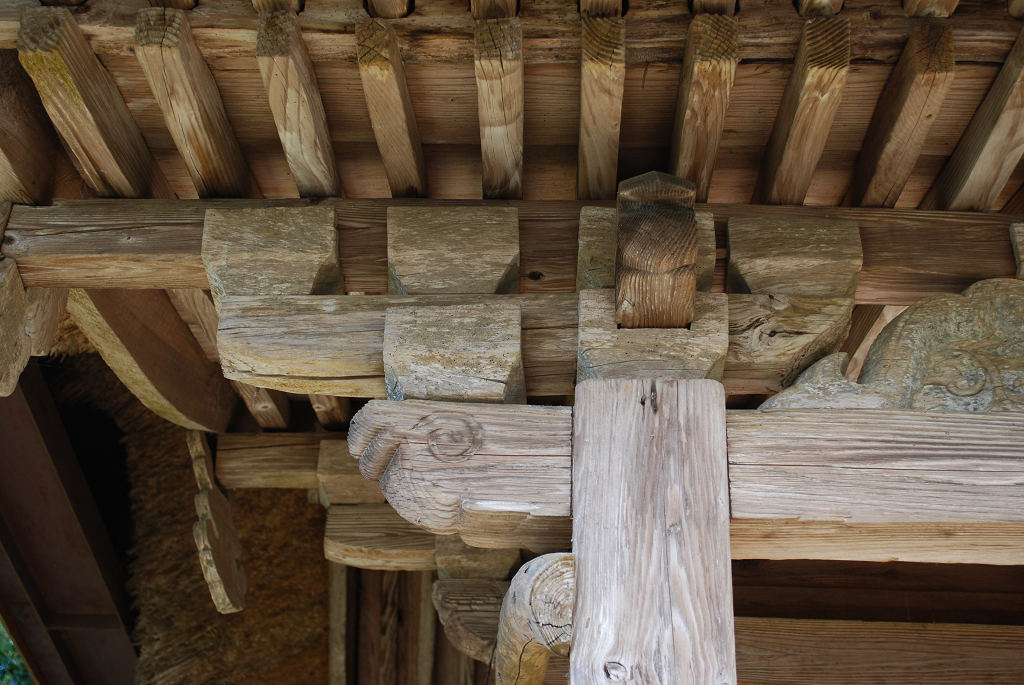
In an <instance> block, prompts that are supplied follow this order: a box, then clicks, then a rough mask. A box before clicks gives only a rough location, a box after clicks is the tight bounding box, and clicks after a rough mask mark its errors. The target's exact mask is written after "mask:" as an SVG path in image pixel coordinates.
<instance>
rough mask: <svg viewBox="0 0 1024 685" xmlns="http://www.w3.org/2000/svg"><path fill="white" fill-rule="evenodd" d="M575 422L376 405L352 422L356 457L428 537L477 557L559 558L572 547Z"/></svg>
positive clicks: (479, 408)
mask: <svg viewBox="0 0 1024 685" xmlns="http://www.w3.org/2000/svg"><path fill="white" fill-rule="evenodd" d="M571 416H572V412H571V410H570V409H569V408H567V407H539V406H527V405H491V404H463V403H460V404H457V405H456V404H451V403H445V402H424V401H405V402H391V401H381V400H373V401H371V402H369V403H368V404H367V405H366V406H365V407H363V409H361V410H360V411H359V413H358V414H356V416H355V417H354V418H353V419H352V425H351V428H350V431H349V449H350V450H351V451H352V453H353V454H357V455H360V456H359V469H360V471H361V472H362V473H363V475H364V476H365V477H367V478H370V479H373V480H380V486H381V490H382V491H383V492H384V495H385V496H386V497H387V500H388V502H390V503H391V504H392V505H393V506H394V507H395V509H396V510H397V511H398V512H399V513H400V514H401V515H402V516H403V517H405V518H406V519H407V520H410V521H415V522H416V524H417V525H418V526H420V527H421V528H423V529H425V530H428V531H430V532H432V533H437V534H439V535H451V534H453V533H459V534H460V535H462V538H463V539H464V540H466V542H468V543H470V544H472V545H474V546H477V547H488V548H499V549H501V548H510V547H527V548H529V549H532V550H534V551H541V552H543V551H549V550H557V549H560V548H564V547H565V546H566V543H567V539H568V535H567V533H568V531H567V529H566V520H565V518H564V517H566V516H568V513H569V512H568V507H567V504H568V498H569V492H568V475H569V469H570V461H571V453H570V448H569V442H568V440H569V432H570V430H571V427H570V424H571ZM519 484H523V485H525V486H526V489H520V487H519ZM442 493H443V494H442ZM510 502H515V504H514V505H513V506H511V507H509V506H508V503H510Z"/></svg>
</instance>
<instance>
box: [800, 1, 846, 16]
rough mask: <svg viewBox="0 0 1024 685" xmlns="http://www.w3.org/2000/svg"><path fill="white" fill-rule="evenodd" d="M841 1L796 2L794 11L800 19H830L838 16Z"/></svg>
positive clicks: (841, 6)
mask: <svg viewBox="0 0 1024 685" xmlns="http://www.w3.org/2000/svg"><path fill="white" fill-rule="evenodd" d="M842 8H843V0H797V3H796V9H797V11H798V12H799V13H800V16H801V17H830V16H832V15H833V14H839V10H841V9H842Z"/></svg>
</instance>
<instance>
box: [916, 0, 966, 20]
mask: <svg viewBox="0 0 1024 685" xmlns="http://www.w3.org/2000/svg"><path fill="white" fill-rule="evenodd" d="M959 4H960V0H903V11H904V12H906V13H907V16H908V17H948V16H949V15H951V14H953V10H955V9H956V6H957V5H959Z"/></svg>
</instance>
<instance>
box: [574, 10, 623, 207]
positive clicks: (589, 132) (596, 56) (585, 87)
mask: <svg viewBox="0 0 1024 685" xmlns="http://www.w3.org/2000/svg"><path fill="white" fill-rule="evenodd" d="M581 12H582V8H581ZM583 14H584V19H583V37H582V41H581V42H582V50H583V57H582V61H581V64H580V142H579V157H578V170H577V173H576V198H577V199H579V200H611V199H614V198H615V187H616V181H617V178H618V163H619V130H620V129H619V125H620V123H621V119H622V93H623V89H624V88H625V83H626V25H625V23H624V21H623V20H622V19H613V18H589V17H588V15H586V13H585V12H583ZM590 16H593V15H590ZM612 16H617V15H612Z"/></svg>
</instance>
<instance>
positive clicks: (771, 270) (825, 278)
mask: <svg viewBox="0 0 1024 685" xmlns="http://www.w3.org/2000/svg"><path fill="white" fill-rule="evenodd" d="M863 262H864V258H863V248H862V247H861V240H860V231H859V229H858V226H857V224H856V222H853V221H822V220H818V221H777V220H774V221H773V220H771V219H750V218H744V217H736V218H733V219H730V220H729V266H728V269H729V270H728V275H727V279H728V280H727V286H728V288H729V291H730V292H735V293H766V294H771V295H783V294H785V295H811V296H818V297H832V298H848V297H853V296H854V295H855V294H856V292H857V282H858V279H859V277H860V272H861V268H862V267H863Z"/></svg>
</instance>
